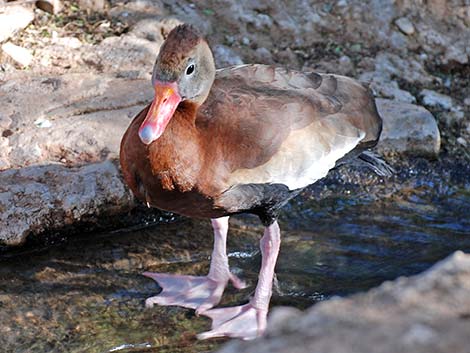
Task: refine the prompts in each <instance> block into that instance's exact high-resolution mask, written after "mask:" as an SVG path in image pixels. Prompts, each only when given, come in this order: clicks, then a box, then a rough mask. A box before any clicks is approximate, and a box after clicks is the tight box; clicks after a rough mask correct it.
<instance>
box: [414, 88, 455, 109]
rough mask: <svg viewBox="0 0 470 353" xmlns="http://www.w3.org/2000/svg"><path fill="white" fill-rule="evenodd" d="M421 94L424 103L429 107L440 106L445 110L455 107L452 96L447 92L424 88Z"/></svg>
mask: <svg viewBox="0 0 470 353" xmlns="http://www.w3.org/2000/svg"><path fill="white" fill-rule="evenodd" d="M419 95H420V97H421V98H422V99H423V104H424V105H427V106H428V107H440V108H442V109H445V110H451V108H452V107H453V103H452V98H451V97H449V96H446V95H445V94H441V93H438V92H436V91H431V90H429V89H423V90H422V91H421V92H420V93H419Z"/></svg>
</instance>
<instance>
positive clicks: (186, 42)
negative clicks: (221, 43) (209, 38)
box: [159, 24, 203, 70]
mask: <svg viewBox="0 0 470 353" xmlns="http://www.w3.org/2000/svg"><path fill="white" fill-rule="evenodd" d="M201 40H203V38H202V36H201V34H200V33H199V31H198V30H197V29H196V28H195V27H193V26H191V25H188V24H183V25H179V26H177V27H175V28H173V29H172V30H171V32H170V33H169V34H168V37H167V39H166V40H165V42H164V43H163V45H162V47H161V49H160V54H159V61H160V66H161V67H162V68H165V69H167V70H171V69H176V68H178V66H179V65H180V64H181V62H183V61H184V60H185V59H186V58H187V57H188V56H189V55H190V53H191V51H192V50H193V49H194V48H195V47H196V45H197V44H199V42H200V41H201Z"/></svg>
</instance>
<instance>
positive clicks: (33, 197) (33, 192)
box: [0, 161, 133, 245]
mask: <svg viewBox="0 0 470 353" xmlns="http://www.w3.org/2000/svg"><path fill="white" fill-rule="evenodd" d="M132 206H133V196H132V195H131V194H130V191H129V190H128V188H127V187H126V186H125V185H124V183H123V181H122V179H121V176H120V173H119V168H118V167H117V166H116V165H115V164H113V163H111V162H110V161H105V162H102V163H97V164H90V165H86V166H83V167H78V168H68V167H65V166H62V165H57V164H52V163H51V164H49V165H42V166H32V167H26V168H21V169H10V170H8V171H4V172H1V173H0V224H2V227H1V228H0V243H2V244H5V245H18V244H21V243H22V242H23V241H24V240H25V239H26V237H27V236H29V235H34V234H37V233H40V232H43V231H46V230H48V231H50V230H54V229H58V228H63V227H64V226H66V225H70V224H72V223H74V222H78V221H83V220H86V221H96V220H99V217H103V216H104V215H113V214H117V213H122V212H125V211H127V210H129V209H130V208H131V207H132Z"/></svg>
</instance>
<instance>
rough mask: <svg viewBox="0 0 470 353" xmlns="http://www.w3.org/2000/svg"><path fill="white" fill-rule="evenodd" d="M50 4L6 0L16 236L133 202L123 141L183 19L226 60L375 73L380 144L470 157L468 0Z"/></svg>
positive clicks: (4, 197) (7, 124)
mask: <svg viewBox="0 0 470 353" xmlns="http://www.w3.org/2000/svg"><path fill="white" fill-rule="evenodd" d="M48 4H49V5H50V6H49V8H47V6H46V7H44V6H41V8H42V9H39V8H35V7H34V6H33V4H28V5H21V4H19V3H18V4H17V3H15V2H11V3H4V4H0V8H1V9H3V10H2V12H1V13H0V16H3V17H2V18H3V19H4V20H2V21H1V23H2V25H1V26H0V40H1V41H2V42H3V45H2V53H1V56H0V60H1V70H0V80H1V86H0V103H1V104H0V131H1V136H0V146H1V149H0V170H1V172H0V180H1V183H0V210H1V213H0V223H1V224H2V225H4V226H3V227H1V229H0V242H1V243H3V244H5V245H17V244H21V243H23V242H24V241H25V240H26V239H27V238H28V237H37V236H41V234H47V233H48V232H51V231H53V230H57V229H61V228H63V227H64V226H65V225H71V224H72V225H73V224H75V225H78V226H79V225H80V224H82V223H83V222H84V221H86V222H92V223H93V222H94V223H96V224H99V223H100V219H102V218H104V216H106V217H108V216H112V215H119V214H122V213H123V212H127V211H128V210H130V209H132V208H133V207H135V205H136V203H135V201H134V200H133V198H132V196H131V195H130V194H129V192H128V191H127V189H126V187H125V186H124V185H123V183H122V180H121V178H120V176H119V169H118V164H117V162H116V158H117V155H118V146H119V141H120V138H121V136H122V134H123V132H124V131H125V129H126V127H127V125H128V124H129V122H130V119H131V118H132V117H133V116H134V115H135V114H136V113H137V112H138V111H139V110H140V109H142V107H143V106H145V104H147V103H148V102H149V101H150V100H151V98H152V92H151V87H150V83H149V77H150V72H151V69H152V65H153V62H154V60H155V57H156V54H157V52H158V48H159V47H160V45H161V43H162V42H163V40H164V38H165V36H166V34H167V33H168V32H169V31H170V30H171V28H173V27H174V26H175V25H176V24H178V23H181V22H183V21H184V22H189V23H193V24H194V25H196V26H197V27H199V28H200V29H201V30H202V31H204V32H205V33H206V34H207V37H208V39H209V42H210V44H211V46H212V48H213V51H214V54H215V57H216V61H217V65H218V66H219V67H220V66H226V65H232V64H240V63H248V62H260V63H267V64H278V65H285V66H289V67H291V68H294V69H301V70H317V71H322V72H335V73H340V74H346V75H350V76H353V77H357V78H358V79H360V80H361V81H363V82H366V83H368V84H370V86H371V87H372V88H373V89H374V91H375V93H376V95H377V97H378V99H377V104H378V107H379V110H380V112H381V114H382V115H383V117H384V133H383V137H382V141H381V143H380V145H379V147H378V151H379V152H381V153H382V154H385V155H387V156H388V158H389V161H390V162H391V163H392V164H395V165H400V164H401V163H402V161H403V160H404V159H403V158H405V157H397V156H400V155H401V156H403V153H404V154H405V155H408V156H410V155H414V156H421V157H425V158H431V159H435V158H436V157H437V156H438V155H439V153H441V154H440V156H441V159H442V158H451V159H458V160H459V161H460V163H462V161H465V160H468V159H469V158H470V157H469V153H468V151H467V147H468V144H469V143H470V118H469V114H468V113H469V109H470V106H469V104H468V102H467V101H468V97H469V96H470V95H469V88H468V84H466V82H465V80H466V77H467V78H468V73H469V71H468V62H469V58H468V57H469V52H468V50H469V48H470V45H468V44H469V43H468V38H470V29H469V22H470V17H469V16H470V10H469V7H468V4H466V2H465V1H457V0H454V1H450V2H445V1H438V0H436V1H432V2H430V3H429V4H428V3H426V6H424V5H423V4H421V3H419V2H411V1H410V2H408V1H399V2H393V1H387V0H386V1H376V0H370V1H366V2H363V1H354V0H349V1H344V0H341V1H336V2H333V3H332V2H326V1H316V2H307V1H285V2H277V3H272V2H271V1H267V0H266V1H265V0H259V1H245V2H230V1H222V2H213V1H199V2H197V3H192V2H190V1H176V2H174V1H168V2H167V1H146V0H139V1H131V2H118V1H110V2H108V1H80V2H79V3H78V5H77V4H75V3H70V2H63V3H61V2H60V1H55V2H50V3H48ZM13 5H14V6H13ZM43 5H44V3H43ZM51 6H52V7H51ZM15 9H16V10H15ZM43 9H46V10H47V9H48V10H49V11H51V12H54V13H55V14H49V13H47V12H44V11H43ZM12 16H16V18H17V19H18V20H17V21H12ZM20 18H21V21H20V20H19V19H20ZM405 159H406V158H405ZM436 163H437V164H436V165H435V168H436V169H438V168H440V167H439V164H438V162H436ZM390 182H394V181H393V179H391V181H390Z"/></svg>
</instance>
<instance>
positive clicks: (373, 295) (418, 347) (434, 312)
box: [218, 251, 470, 353]
mask: <svg viewBox="0 0 470 353" xmlns="http://www.w3.org/2000/svg"><path fill="white" fill-rule="evenodd" d="M469 293H470V255H468V254H464V253H462V252H460V251H458V252H456V253H454V254H453V255H451V256H449V257H448V258H447V259H445V260H443V261H441V262H439V263H437V264H436V265H434V266H433V267H432V268H431V269H429V270H428V271H426V272H424V273H422V274H420V275H417V276H414V277H410V278H399V279H397V280H395V281H393V282H385V283H384V284H382V285H381V286H379V287H377V288H374V289H371V290H370V291H368V292H366V293H362V294H357V295H354V296H351V297H348V298H341V299H340V298H333V299H330V300H327V301H324V302H321V303H319V304H316V305H314V306H313V307H312V308H310V309H308V310H307V311H305V312H303V313H299V312H296V311H286V310H285V309H274V310H273V312H272V313H271V315H270V317H269V318H268V333H267V335H266V336H265V337H263V338H260V339H257V340H255V341H252V342H242V341H231V342H229V343H228V344H227V345H226V346H225V347H223V348H222V349H221V350H219V351H218V353H235V352H244V353H268V352H269V353H281V352H282V353H285V352H289V353H311V352H322V353H330V352H331V353H356V352H357V353H369V352H370V353H396V352H398V351H403V352H409V353H447V352H455V353H467V352H468V334H469V332H470V331H469V327H470V326H469V323H468V315H469V313H470V312H469V309H470V295H469ZM280 310H282V312H280Z"/></svg>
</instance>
